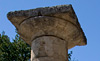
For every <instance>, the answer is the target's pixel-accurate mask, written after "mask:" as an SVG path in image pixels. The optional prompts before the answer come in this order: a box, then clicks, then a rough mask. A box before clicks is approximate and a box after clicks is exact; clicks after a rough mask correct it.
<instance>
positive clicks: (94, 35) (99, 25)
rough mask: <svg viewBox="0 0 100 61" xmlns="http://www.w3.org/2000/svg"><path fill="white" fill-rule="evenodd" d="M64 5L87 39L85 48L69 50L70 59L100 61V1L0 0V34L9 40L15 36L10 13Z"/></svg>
mask: <svg viewBox="0 0 100 61" xmlns="http://www.w3.org/2000/svg"><path fill="white" fill-rule="evenodd" d="M64 4H72V6H73V8H74V10H75V13H76V15H77V17H78V20H79V22H80V24H81V27H82V29H83V31H84V33H85V35H86V37H87V45H86V46H77V47H74V48H72V49H70V50H71V51H73V54H72V55H73V56H72V58H73V59H74V58H75V59H78V61H100V0H0V33H2V31H5V32H6V34H7V35H8V36H9V37H10V39H11V40H12V39H13V38H14V36H15V35H16V33H15V27H14V26H13V25H12V24H11V22H10V21H9V20H8V19H7V16H6V15H7V13H8V12H10V11H15V10H27V9H34V8H37V7H47V6H55V5H64ZM70 50H69V51H70Z"/></svg>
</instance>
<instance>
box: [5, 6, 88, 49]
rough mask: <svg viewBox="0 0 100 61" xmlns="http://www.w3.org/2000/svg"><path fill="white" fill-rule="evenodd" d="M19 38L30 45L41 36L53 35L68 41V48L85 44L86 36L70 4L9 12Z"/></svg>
mask: <svg viewBox="0 0 100 61" xmlns="http://www.w3.org/2000/svg"><path fill="white" fill-rule="evenodd" d="M7 17H8V19H9V20H10V21H11V22H12V24H14V25H15V27H16V28H17V30H18V33H19V34H20V36H21V38H22V39H23V40H24V41H25V42H26V43H28V44H29V45H30V46H31V43H32V41H33V40H35V39H36V38H38V37H41V36H55V37H58V38H60V39H63V40H65V41H66V42H68V49H70V48H72V47H74V46H76V45H78V46H81V45H86V44H87V41H86V37H85V35H84V33H83V31H82V29H81V26H80V24H79V22H78V19H77V16H76V14H75V12H74V10H73V8H72V6H71V5H59V6H53V7H44V8H36V9H30V10H21V11H15V12H9V13H8V15H7Z"/></svg>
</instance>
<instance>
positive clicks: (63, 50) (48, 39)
mask: <svg viewBox="0 0 100 61" xmlns="http://www.w3.org/2000/svg"><path fill="white" fill-rule="evenodd" d="M67 46H68V45H67V42H66V41H65V40H62V39H60V38H57V37H53V36H43V37H39V38H36V39H35V40H33V41H32V45H31V61H68V59H67V58H68V56H67V55H68V54H67V53H68V48H67Z"/></svg>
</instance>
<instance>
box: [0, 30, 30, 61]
mask: <svg viewBox="0 0 100 61" xmlns="http://www.w3.org/2000/svg"><path fill="white" fill-rule="evenodd" d="M30 49H31V48H30V46H29V45H28V44H26V43H25V42H24V41H23V40H22V39H21V38H20V37H19V35H18V34H17V35H16V36H15V39H13V42H10V39H9V37H8V36H7V35H5V33H4V32H3V33H2V34H0V61H27V60H29V59H30Z"/></svg>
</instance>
